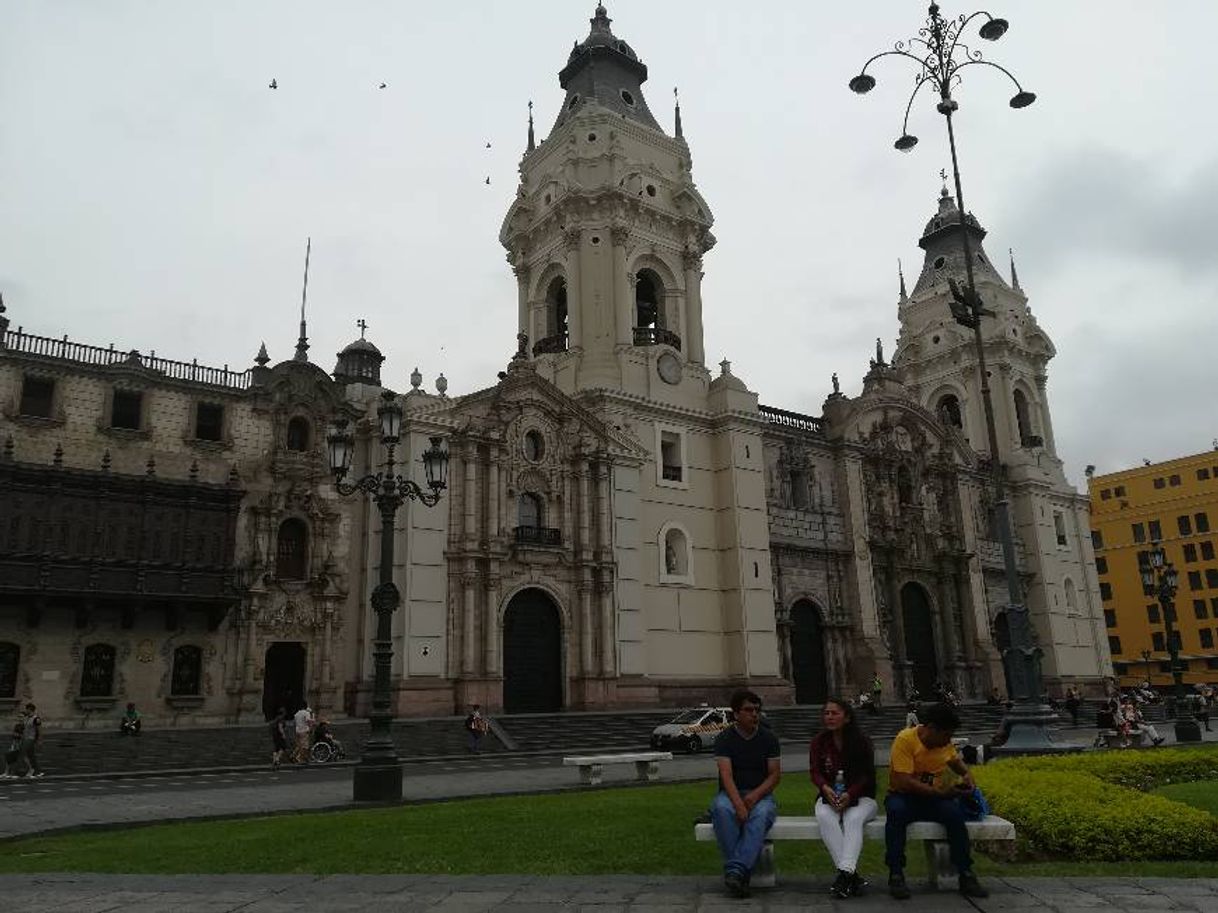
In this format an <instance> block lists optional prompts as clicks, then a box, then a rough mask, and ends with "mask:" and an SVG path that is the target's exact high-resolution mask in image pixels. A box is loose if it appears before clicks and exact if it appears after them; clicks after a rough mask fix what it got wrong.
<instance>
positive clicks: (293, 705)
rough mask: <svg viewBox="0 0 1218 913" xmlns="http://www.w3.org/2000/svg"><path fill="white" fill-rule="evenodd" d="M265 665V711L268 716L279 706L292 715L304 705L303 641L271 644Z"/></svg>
mask: <svg viewBox="0 0 1218 913" xmlns="http://www.w3.org/2000/svg"><path fill="white" fill-rule="evenodd" d="M262 668H263V674H262V713H263V715H264V716H265V717H266V718H267V719H268V720H269V719H271V718H272V717H273V716H274V715H275V711H277V710H278V709H279V708H280V707H282V708H283V709H284V710H286V711H287V712H288V714H289V715H291V714H293V713H295V712H296V711H297V710H299V709H300V708H301V707H303V706H304V705H305V700H306V698H305V645H304V644H300V643H278V644H271V645H270V646H269V647H267V648H266V660H265V662H264V664H263V667H262Z"/></svg>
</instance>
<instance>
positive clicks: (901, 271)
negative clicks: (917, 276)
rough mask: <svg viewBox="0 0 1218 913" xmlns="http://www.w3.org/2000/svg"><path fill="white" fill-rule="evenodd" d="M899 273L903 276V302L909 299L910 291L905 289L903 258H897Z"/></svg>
mask: <svg viewBox="0 0 1218 913" xmlns="http://www.w3.org/2000/svg"><path fill="white" fill-rule="evenodd" d="M897 275H898V276H899V277H900V278H901V304H904V303H905V302H906V301H908V300H909V293H908V292H907V291H905V271H904V270H903V269H902V268H901V258H900V257H898V258H897Z"/></svg>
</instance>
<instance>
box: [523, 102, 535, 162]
mask: <svg viewBox="0 0 1218 913" xmlns="http://www.w3.org/2000/svg"><path fill="white" fill-rule="evenodd" d="M536 148H537V143H536V141H535V140H534V139H533V100H532V99H529V144H528V146H526V147H525V151H526V152H532V151H533V150H534V149H536Z"/></svg>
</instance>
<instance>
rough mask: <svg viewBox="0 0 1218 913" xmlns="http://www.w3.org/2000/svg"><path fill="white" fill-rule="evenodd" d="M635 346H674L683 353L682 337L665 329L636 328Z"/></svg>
mask: <svg viewBox="0 0 1218 913" xmlns="http://www.w3.org/2000/svg"><path fill="white" fill-rule="evenodd" d="M634 344H635V345H636V346H672V347H673V348H674V349H676V350H677V351H678V352H680V351H681V337H680V336H678V335H677V334H676V333H674V332H673V331H672V330H666V329H664V328H663V327H635V328H634Z"/></svg>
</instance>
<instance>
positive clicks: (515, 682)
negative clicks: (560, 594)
mask: <svg viewBox="0 0 1218 913" xmlns="http://www.w3.org/2000/svg"><path fill="white" fill-rule="evenodd" d="M562 684H563V682H562V619H561V617H560V616H559V613H558V607H557V606H555V605H554V602H553V600H551V599H550V597H549V596H547V595H546V594H545V593H544V592H542V591H541V590H532V589H530V590H522V591H520V592H519V593H517V594H516V595H515V596H513V597H512V601H511V602H509V603H508V607H507V609H506V610H505V611H504V613H503V710H504V712H505V713H553V712H554V711H556V710H561V709H562Z"/></svg>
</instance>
